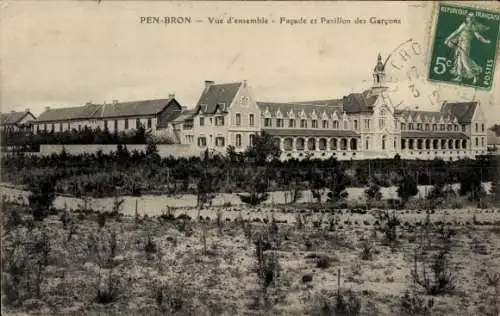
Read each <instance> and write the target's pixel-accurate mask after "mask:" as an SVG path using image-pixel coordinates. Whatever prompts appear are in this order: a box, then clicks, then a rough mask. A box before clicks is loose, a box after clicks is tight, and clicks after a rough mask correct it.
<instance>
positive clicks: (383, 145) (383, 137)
mask: <svg viewBox="0 0 500 316" xmlns="http://www.w3.org/2000/svg"><path fill="white" fill-rule="evenodd" d="M385 142H386V137H385V135H384V136H382V150H385Z"/></svg>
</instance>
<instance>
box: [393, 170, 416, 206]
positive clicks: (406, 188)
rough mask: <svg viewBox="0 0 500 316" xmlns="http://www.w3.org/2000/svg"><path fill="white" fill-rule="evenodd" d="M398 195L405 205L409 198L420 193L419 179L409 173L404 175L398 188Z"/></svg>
mask: <svg viewBox="0 0 500 316" xmlns="http://www.w3.org/2000/svg"><path fill="white" fill-rule="evenodd" d="M397 193H398V196H399V198H400V199H401V202H402V203H403V205H404V204H405V203H406V202H408V200H409V199H410V198H411V197H412V196H415V195H417V194H418V186H417V181H416V180H415V179H414V178H412V177H410V176H409V175H408V174H405V175H404V176H403V180H402V181H401V184H400V185H399V187H398V190H397Z"/></svg>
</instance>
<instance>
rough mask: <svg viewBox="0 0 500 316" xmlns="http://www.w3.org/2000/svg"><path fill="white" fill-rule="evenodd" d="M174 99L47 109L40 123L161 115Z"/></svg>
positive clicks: (41, 116) (40, 118) (41, 115)
mask: <svg viewBox="0 0 500 316" xmlns="http://www.w3.org/2000/svg"><path fill="white" fill-rule="evenodd" d="M172 100H174V98H173V97H170V98H168V99H158V100H144V101H131V102H117V103H112V104H91V103H89V104H86V105H84V106H77V107H68V108H57V109H47V110H46V111H45V112H43V113H42V114H40V117H39V118H38V121H39V122H47V121H66V120H76V119H97V118H106V117H122V116H146V115H155V114H158V113H160V112H161V111H162V110H163V109H164V108H165V107H166V106H167V105H168V104H170V102H171V101H172Z"/></svg>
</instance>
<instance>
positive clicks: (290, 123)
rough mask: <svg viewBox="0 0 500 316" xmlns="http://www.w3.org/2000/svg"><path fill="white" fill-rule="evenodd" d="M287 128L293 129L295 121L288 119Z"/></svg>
mask: <svg viewBox="0 0 500 316" xmlns="http://www.w3.org/2000/svg"><path fill="white" fill-rule="evenodd" d="M288 127H293V128H295V120H294V119H289V120H288Z"/></svg>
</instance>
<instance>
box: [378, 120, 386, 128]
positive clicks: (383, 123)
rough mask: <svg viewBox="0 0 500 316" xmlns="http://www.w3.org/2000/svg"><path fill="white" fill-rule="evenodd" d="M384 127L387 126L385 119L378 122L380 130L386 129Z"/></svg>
mask: <svg viewBox="0 0 500 316" xmlns="http://www.w3.org/2000/svg"><path fill="white" fill-rule="evenodd" d="M384 126H385V121H384V119H383V118H381V119H379V120H378V127H379V128H384Z"/></svg>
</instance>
